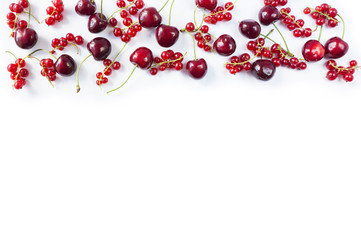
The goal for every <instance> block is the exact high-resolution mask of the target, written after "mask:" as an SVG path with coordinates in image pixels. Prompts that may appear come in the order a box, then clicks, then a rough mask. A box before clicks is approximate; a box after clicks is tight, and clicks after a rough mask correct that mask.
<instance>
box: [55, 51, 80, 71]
mask: <svg viewBox="0 0 361 240" xmlns="http://www.w3.org/2000/svg"><path fill="white" fill-rule="evenodd" d="M54 66H55V71H56V72H57V73H59V74H60V75H62V76H67V77H68V76H71V75H73V74H74V73H75V71H76V63H75V61H74V59H73V58H72V57H71V56H69V55H67V54H63V55H61V56H60V57H59V58H58V60H57V61H56V62H55V65H54Z"/></svg>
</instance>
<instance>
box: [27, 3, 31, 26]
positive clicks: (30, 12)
mask: <svg viewBox="0 0 361 240" xmlns="http://www.w3.org/2000/svg"><path fill="white" fill-rule="evenodd" d="M26 2H27V3H28V6H29V21H28V28H29V26H30V15H31V7H30V3H29V1H28V0H26Z"/></svg>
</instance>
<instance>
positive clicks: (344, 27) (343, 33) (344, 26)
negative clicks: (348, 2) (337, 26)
mask: <svg viewBox="0 0 361 240" xmlns="http://www.w3.org/2000/svg"><path fill="white" fill-rule="evenodd" d="M337 16H339V18H340V19H341V21H342V26H343V30H342V39H344V38H345V33H346V24H345V20H344V19H343V17H341V15H340V14H337Z"/></svg>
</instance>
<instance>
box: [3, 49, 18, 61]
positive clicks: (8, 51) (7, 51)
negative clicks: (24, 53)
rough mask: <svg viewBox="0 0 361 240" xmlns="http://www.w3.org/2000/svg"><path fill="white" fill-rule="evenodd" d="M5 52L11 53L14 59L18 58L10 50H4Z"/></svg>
mask: <svg viewBox="0 0 361 240" xmlns="http://www.w3.org/2000/svg"><path fill="white" fill-rule="evenodd" d="M5 52H6V53H9V54H11V55H13V57H14V58H15V60H18V58H17V57H16V56H15V54H14V53H12V52H10V51H5Z"/></svg>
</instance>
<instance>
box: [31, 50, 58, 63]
mask: <svg viewBox="0 0 361 240" xmlns="http://www.w3.org/2000/svg"><path fill="white" fill-rule="evenodd" d="M40 51H43V52H46V53H49V54H50V55H51V56H52V57H53V58H54V59H55V60H57V58H56V57H55V56H54V55H53V54H52V53H51V52H49V51H47V50H44V49H37V50H35V51H34V52H32V53H30V54H29V55H28V56H27V57H32V55H33V54H35V53H37V52H40Z"/></svg>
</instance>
